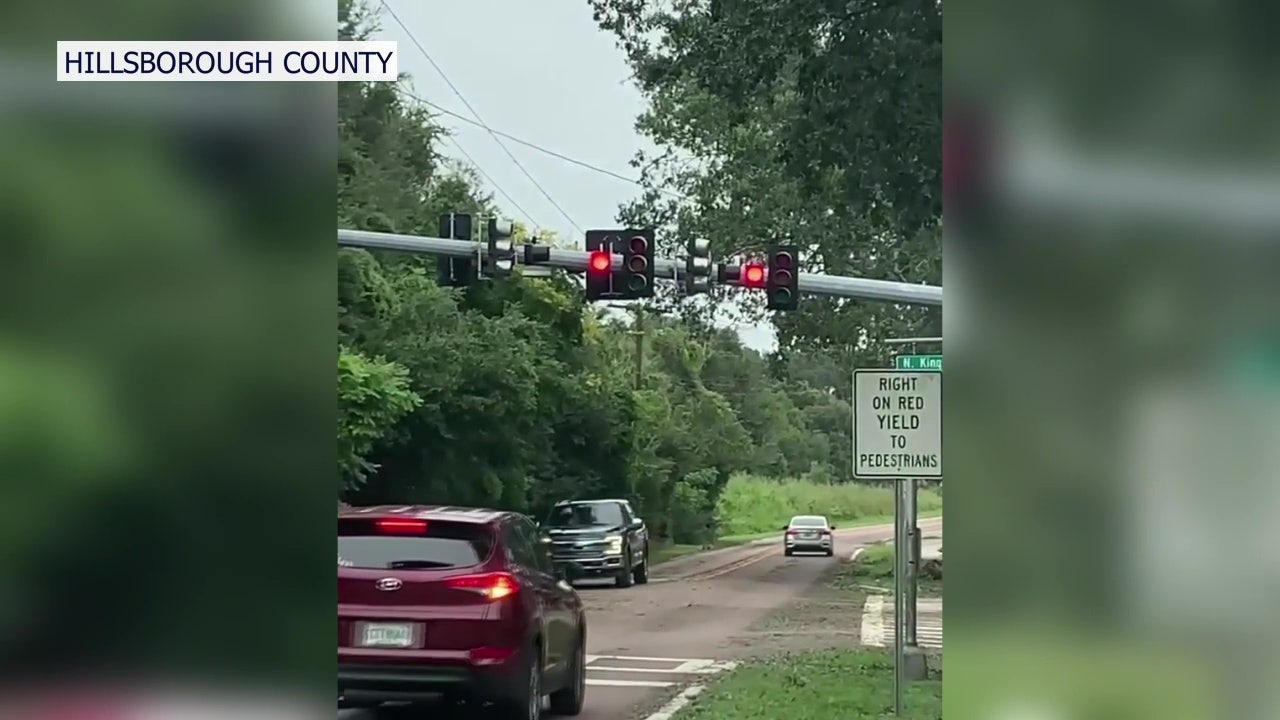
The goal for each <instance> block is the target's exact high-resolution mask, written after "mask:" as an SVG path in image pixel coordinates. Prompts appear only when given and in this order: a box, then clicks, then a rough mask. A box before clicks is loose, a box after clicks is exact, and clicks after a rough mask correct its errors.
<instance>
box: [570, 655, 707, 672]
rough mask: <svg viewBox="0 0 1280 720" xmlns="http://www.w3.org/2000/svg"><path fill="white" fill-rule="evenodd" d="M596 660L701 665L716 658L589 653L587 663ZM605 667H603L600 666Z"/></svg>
mask: <svg viewBox="0 0 1280 720" xmlns="http://www.w3.org/2000/svg"><path fill="white" fill-rule="evenodd" d="M596 660H618V661H622V662H651V663H671V664H672V665H677V666H678V665H684V664H686V663H699V664H701V665H711V664H713V663H715V662H716V661H715V660H702V659H698V658H663V657H644V656H641V655H588V656H587V664H588V665H590V664H591V663H593V662H595V661H596ZM599 669H603V668H599Z"/></svg>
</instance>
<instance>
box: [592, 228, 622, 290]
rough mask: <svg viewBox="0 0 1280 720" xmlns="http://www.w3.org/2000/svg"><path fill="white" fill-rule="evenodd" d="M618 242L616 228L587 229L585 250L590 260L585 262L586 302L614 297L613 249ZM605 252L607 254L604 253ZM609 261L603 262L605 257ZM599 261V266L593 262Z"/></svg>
mask: <svg viewBox="0 0 1280 720" xmlns="http://www.w3.org/2000/svg"><path fill="white" fill-rule="evenodd" d="M618 242H620V238H619V235H618V232H617V231H616V230H588V231H587V252H588V253H590V260H589V261H588V263H587V302H596V301H597V300H605V299H616V298H617V297H618V296H617V295H616V294H615V293H614V292H613V279H614V278H613V276H614V273H613V249H614V245H615V244H616V243H618ZM606 253H607V255H606ZM606 257H607V258H608V260H609V262H607V263H606V262H604V259H605V258H606ZM597 262H599V263H600V264H601V266H600V267H596V265H595V263H597Z"/></svg>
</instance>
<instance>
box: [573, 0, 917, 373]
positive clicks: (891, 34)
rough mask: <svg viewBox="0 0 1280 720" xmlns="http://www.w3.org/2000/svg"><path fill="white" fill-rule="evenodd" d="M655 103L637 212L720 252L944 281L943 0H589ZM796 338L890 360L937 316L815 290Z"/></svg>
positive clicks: (849, 359)
mask: <svg viewBox="0 0 1280 720" xmlns="http://www.w3.org/2000/svg"><path fill="white" fill-rule="evenodd" d="M590 3H591V5H592V7H593V9H594V12H595V17H596V20H597V21H598V22H599V24H600V26H601V27H602V28H603V29H605V30H606V31H608V32H611V33H613V34H614V35H615V36H616V37H617V39H618V43H619V45H620V47H621V48H622V49H623V51H624V52H625V54H626V57H627V59H628V62H629V63H630V65H631V68H632V70H633V72H634V77H635V80H636V82H637V84H638V86H639V87H640V89H641V91H642V92H643V93H644V94H645V96H646V97H647V98H648V101H649V108H648V110H647V111H646V112H645V114H644V115H643V116H642V117H641V118H640V121H639V128H640V130H641V131H642V132H643V133H644V134H646V135H647V136H649V138H650V139H652V140H653V141H654V144H655V145H656V146H657V147H658V151H657V152H656V153H641V154H640V155H639V156H638V157H637V158H636V159H635V163H634V164H635V165H636V167H638V168H641V170H642V172H643V178H644V182H645V184H646V186H647V191H646V192H645V193H644V195H643V196H642V197H641V198H639V199H638V200H637V201H636V202H634V203H632V204H631V205H629V206H628V207H626V208H624V211H623V216H624V218H626V219H628V220H631V221H634V222H637V223H640V222H643V223H650V224H655V225H658V226H660V227H662V228H663V230H664V235H663V236H664V237H665V238H668V242H667V244H668V247H673V248H674V247H682V246H683V244H684V243H685V242H686V241H688V240H689V239H690V238H693V237H705V238H707V239H709V240H710V241H711V245H712V248H713V252H714V253H715V254H716V255H718V256H721V257H731V256H735V255H739V254H742V253H751V252H758V251H759V250H760V249H761V246H762V245H763V244H764V243H766V242H768V241H769V240H771V239H773V238H784V237H790V238H792V239H793V240H795V241H796V242H797V244H799V245H800V246H801V247H802V248H804V251H803V254H804V255H805V262H804V264H805V265H806V267H807V269H808V270H809V271H812V272H824V273H828V274H836V275H856V276H862V277H869V278H877V279H886V280H896V281H905V282H927V283H931V284H941V279H942V246H941V232H940V218H941V180H940V178H941V116H942V101H941V89H942V9H941V5H940V4H938V3H937V2H936V0H906V1H902V2H893V3H884V2H876V1H875V0H852V1H851V2H846V1H845V0H841V2H838V3H834V2H830V1H829V0H789V1H788V2H778V1H777V0H741V1H740V2H732V3H729V2H722V1H721V0H676V2H667V1H665V0H664V1H662V2H659V0H590ZM802 308H803V311H802V312H798V313H788V314H786V315H781V316H779V317H777V318H775V323H776V324H777V326H778V329H779V331H780V336H781V338H780V339H781V343H782V346H783V349H784V350H786V351H794V350H796V349H798V348H802V347H803V348H810V349H811V348H815V347H818V348H825V349H827V350H829V351H833V352H834V353H836V354H837V356H839V357H841V358H842V361H843V362H844V363H845V365H846V366H849V365H863V366H877V365H881V366H882V365H883V364H884V363H885V361H886V360H887V359H888V357H887V355H888V351H887V350H886V349H885V348H884V347H883V346H881V345H879V343H878V341H880V340H882V339H884V338H885V337H888V336H894V335H897V336H916V337H918V336H921V335H929V336H933V335H940V334H941V313H940V312H939V311H936V310H924V309H920V308H906V307H897V306H894V305H887V304H879V303H863V302H856V301H846V300H833V299H820V298H812V297H806V298H804V300H803V302H802Z"/></svg>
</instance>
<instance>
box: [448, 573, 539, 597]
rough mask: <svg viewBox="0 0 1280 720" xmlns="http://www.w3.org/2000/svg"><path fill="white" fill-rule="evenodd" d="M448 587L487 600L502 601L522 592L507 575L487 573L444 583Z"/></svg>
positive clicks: (460, 577)
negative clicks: (472, 593)
mask: <svg viewBox="0 0 1280 720" xmlns="http://www.w3.org/2000/svg"><path fill="white" fill-rule="evenodd" d="M444 584H445V586H446V587H451V588H454V589H455V590H468V591H470V592H474V593H478V594H480V595H483V596H484V597H485V599H487V600H501V599H502V598H505V597H510V596H512V595H514V594H516V592H517V591H519V590H520V583H518V582H516V579H515V578H514V577H512V576H510V575H508V574H507V573H485V574H483V575H462V576H459V577H451V578H449V579H448V580H445V581H444Z"/></svg>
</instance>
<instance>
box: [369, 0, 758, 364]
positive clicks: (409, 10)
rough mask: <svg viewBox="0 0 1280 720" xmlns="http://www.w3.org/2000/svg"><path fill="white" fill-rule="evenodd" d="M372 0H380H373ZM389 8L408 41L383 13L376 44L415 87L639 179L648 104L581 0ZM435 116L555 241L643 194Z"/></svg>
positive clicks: (460, 150) (520, 211) (511, 205)
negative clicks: (639, 127) (394, 47)
mask: <svg viewBox="0 0 1280 720" xmlns="http://www.w3.org/2000/svg"><path fill="white" fill-rule="evenodd" d="M371 2H373V3H374V4H375V7H377V6H378V5H377V3H378V0H371ZM387 3H388V6H389V7H390V8H391V10H392V11H394V12H395V14H396V15H397V16H398V17H399V18H400V20H401V21H403V22H404V24H405V26H407V28H408V30H409V33H412V36H413V37H412V38H411V37H410V35H409V34H408V33H406V32H405V31H404V30H403V29H401V28H400V26H399V25H398V24H397V23H396V21H395V19H394V18H393V17H392V16H391V15H390V14H389V13H387V12H385V11H384V12H383V13H382V18H381V25H382V32H381V33H380V35H379V37H378V38H376V39H386V40H395V41H397V42H398V43H399V48H400V72H402V73H404V72H407V73H409V74H410V75H412V76H413V81H412V82H413V88H414V91H415V94H417V95H418V96H420V97H422V98H424V99H426V100H429V101H431V102H432V103H435V104H436V105H439V106H441V107H443V108H445V109H446V110H448V111H450V112H454V113H457V114H458V115H461V116H463V117H465V118H469V119H475V115H474V114H473V113H472V112H471V111H470V110H468V108H467V104H468V103H469V104H470V105H471V107H472V108H474V109H475V112H476V113H478V114H479V117H480V119H482V120H483V122H485V123H486V124H488V125H489V127H491V128H493V129H494V130H499V131H502V132H504V133H508V134H510V135H513V136H515V137H518V138H520V139H522V140H526V141H528V142H531V143H534V144H536V145H539V146H542V147H544V148H547V149H549V150H553V151H555V152H557V153H559V154H561V155H566V156H569V157H572V158H575V159H577V160H581V161H583V162H585V163H589V164H591V165H594V166H596V167H600V168H604V169H606V170H610V171H612V172H615V173H617V174H619V175H623V176H625V177H629V178H634V177H636V176H637V173H636V172H635V171H634V170H632V169H631V167H630V166H629V165H628V161H629V160H631V158H632V157H633V156H634V155H635V153H636V151H637V150H639V149H640V148H641V147H642V146H645V145H648V143H646V142H645V141H644V140H643V139H642V138H641V137H640V135H639V134H637V133H636V131H635V129H634V127H635V119H636V117H637V116H638V115H639V114H640V112H641V111H642V110H643V109H644V100H643V98H641V96H640V93H639V91H637V90H636V88H635V87H634V86H633V85H632V84H631V82H630V81H629V79H628V78H629V74H630V73H629V70H628V68H627V66H626V63H625V62H624V59H623V56H622V53H621V51H619V50H618V49H617V48H616V47H615V46H614V42H613V37H612V36H610V35H607V34H605V33H604V32H602V31H601V30H599V29H598V28H597V27H596V25H595V22H594V21H593V20H592V19H591V9H590V7H589V6H588V4H587V2H586V0H544V1H542V2H530V1H529V0H467V1H466V2H447V3H446V2H423V1H422V0H387ZM413 38H416V39H417V41H418V42H419V43H421V44H422V47H423V48H425V49H426V51H427V52H428V53H430V54H431V59H432V60H434V61H435V63H436V64H437V65H439V67H440V70H442V71H443V72H444V74H445V75H446V76H447V77H448V81H446V80H445V79H444V78H443V77H441V74H440V73H439V72H437V71H436V70H435V68H433V67H432V65H431V62H430V61H428V59H427V58H426V57H425V56H424V55H423V53H422V51H420V50H419V49H418V48H417V47H416V46H415V44H414V42H413ZM450 82H452V84H453V85H454V86H455V87H456V88H457V90H458V93H455V92H454V91H453V90H452V89H451V88H450V87H449V83H450ZM459 93H460V94H461V96H462V98H465V102H464V101H463V99H461V98H459ZM441 121H442V122H443V124H444V125H446V126H447V127H449V128H450V129H452V130H453V133H454V135H453V137H454V140H455V141H456V144H453V143H446V146H445V152H446V154H448V155H450V156H452V157H456V158H459V159H461V160H464V161H467V162H470V163H472V164H474V165H475V166H476V167H477V168H478V169H479V170H481V171H482V173H483V174H484V175H487V176H488V178H489V179H488V180H486V185H487V186H488V187H487V189H488V190H490V191H491V192H493V193H494V197H495V199H496V200H497V202H498V204H499V206H500V207H502V208H503V209H504V210H505V211H506V212H507V213H508V214H509V215H511V216H512V217H514V218H516V219H518V220H521V221H523V222H526V223H528V224H530V225H532V226H534V227H542V228H547V229H550V230H554V231H556V233H557V234H558V235H559V236H560V238H562V239H566V240H567V239H569V238H573V239H575V241H576V244H577V245H578V246H579V247H581V245H582V230H585V229H591V228H608V227H613V226H615V225H616V220H617V211H618V207H619V206H620V205H621V204H623V203H625V202H627V201H628V200H630V199H632V198H633V197H634V196H635V195H636V193H638V192H639V188H638V187H637V186H635V185H633V184H631V183H628V182H625V181H623V180H619V179H617V178H613V177H610V176H608V175H606V174H603V173H599V172H594V171H592V170H588V169H586V168H583V167H579V166H577V165H574V164H572V163H569V162H565V161H564V160H561V159H559V158H555V157H552V156H550V155H547V154H545V153H542V152H539V151H537V150H535V149H532V148H529V147H525V146H522V145H520V144H518V143H515V142H511V141H510V140H504V141H503V145H505V146H506V148H507V149H506V150H503V148H502V146H500V145H499V144H498V143H497V142H495V141H494V139H493V138H492V137H491V136H490V135H489V133H488V132H486V131H485V130H484V129H483V128H481V127H477V126H475V125H471V124H467V123H465V122H463V121H461V120H458V119H456V118H452V117H447V116H446V117H442V118H441ZM507 151H510V153H511V156H514V157H515V159H516V161H518V162H519V165H517V164H516V162H515V161H513V160H512V159H511V156H508V155H507ZM468 155H469V156H470V158H467V157H466V156H468ZM520 166H523V167H524V171H522V170H521V169H520ZM525 171H527V172H528V175H527V176H526V174H525ZM530 177H532V179H530ZM508 196H509V197H508ZM557 205H558V206H559V209H558V208H557V207H556V206H557ZM561 210H563V212H561ZM659 242H661V239H659ZM738 330H739V335H740V336H742V338H743V341H744V342H745V343H747V344H748V345H750V346H752V347H754V348H756V349H759V350H770V349H772V348H773V346H774V339H773V331H772V328H771V327H770V326H769V325H768V324H767V323H766V324H763V325H759V326H750V327H739V328H738Z"/></svg>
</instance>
